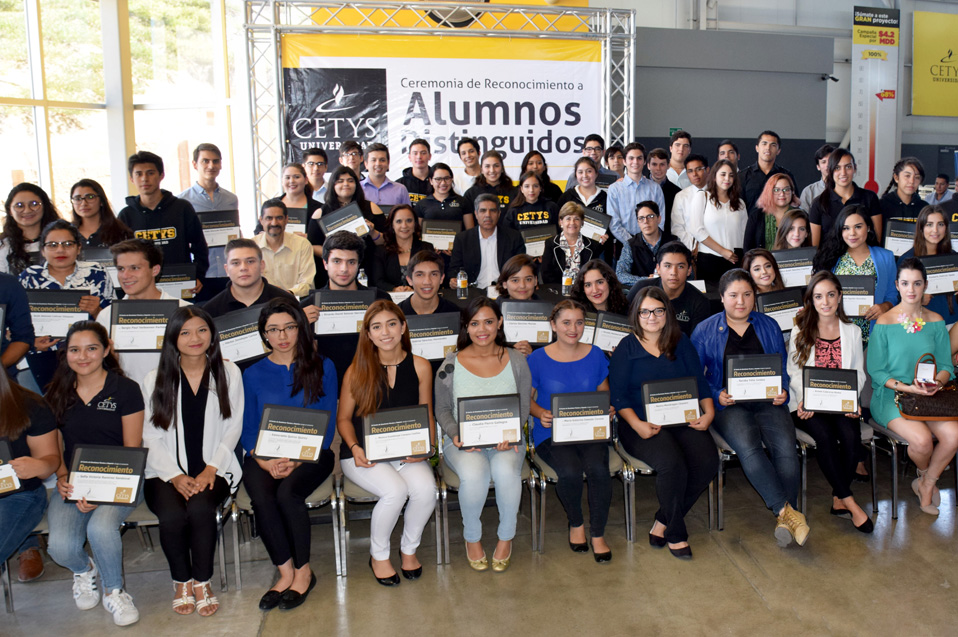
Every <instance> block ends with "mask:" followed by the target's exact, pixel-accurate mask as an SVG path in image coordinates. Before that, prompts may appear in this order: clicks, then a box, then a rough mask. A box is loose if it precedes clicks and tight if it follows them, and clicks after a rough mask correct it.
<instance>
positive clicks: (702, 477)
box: [619, 423, 718, 544]
mask: <svg viewBox="0 0 958 637" xmlns="http://www.w3.org/2000/svg"><path fill="white" fill-rule="evenodd" d="M619 442H620V443H621V444H622V446H623V447H625V450H626V451H628V452H629V455H632V456H634V457H636V458H638V459H639V460H641V461H642V462H644V463H645V464H647V465H649V466H650V467H652V468H653V469H655V493H656V495H657V496H658V499H659V510H658V511H656V512H655V519H656V520H658V521H659V522H661V523H662V524H664V525H665V539H666V540H667V541H669V542H671V543H672V544H678V543H679V542H685V541H687V540H688V539H689V532H688V530H687V529H686V528H685V516H686V514H688V512H689V511H690V510H691V509H692V505H694V504H695V502H696V500H698V499H699V496H700V495H701V494H702V492H703V491H704V490H705V489H706V488H707V487H708V486H709V482H711V481H712V479H713V478H715V476H716V475H717V474H718V450H717V449H716V448H715V442H714V441H713V440H712V435H711V434H710V433H709V432H707V431H697V430H695V429H692V428H691V427H663V428H662V429H660V430H659V433H658V434H656V435H654V436H652V437H651V438H642V437H641V436H639V434H637V433H636V432H635V430H634V429H632V427H630V426H629V425H628V424H627V423H623V426H621V427H620V428H619Z"/></svg>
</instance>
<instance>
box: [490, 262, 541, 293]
mask: <svg viewBox="0 0 958 637" xmlns="http://www.w3.org/2000/svg"><path fill="white" fill-rule="evenodd" d="M525 267H528V268H529V269H530V270H532V276H533V277H535V279H536V287H535V289H536V290H537V289H539V282H538V278H539V262H538V261H536V260H535V259H533V258H532V257H530V256H529V255H528V254H525V253H522V254H517V255H516V256H514V257H510V258H509V260H508V261H506V262H505V263H503V264H502V270H500V271H499V278H498V279H496V290H497V291H498V292H499V296H501V297H502V298H504V299H508V298H509V290H507V289H506V281H508V280H509V277H511V276H515V275H516V274H519V272H520V271H522V268H525ZM534 293H535V292H534V291H533V294H534Z"/></svg>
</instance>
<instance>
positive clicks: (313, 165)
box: [303, 148, 329, 203]
mask: <svg viewBox="0 0 958 637" xmlns="http://www.w3.org/2000/svg"><path fill="white" fill-rule="evenodd" d="M328 165H329V159H328V158H327V157H326V151H325V150H323V149H322V148H307V149H306V150H304V151H303V167H304V168H306V179H307V180H308V181H309V185H310V187H312V189H313V199H315V200H316V201H318V202H320V203H325V202H326V167H327V166H328Z"/></svg>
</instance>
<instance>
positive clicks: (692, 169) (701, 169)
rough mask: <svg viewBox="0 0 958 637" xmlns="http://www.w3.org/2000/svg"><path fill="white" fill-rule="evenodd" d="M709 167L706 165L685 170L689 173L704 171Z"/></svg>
mask: <svg viewBox="0 0 958 637" xmlns="http://www.w3.org/2000/svg"><path fill="white" fill-rule="evenodd" d="M706 170H708V168H706V167H705V166H699V167H698V168H686V169H685V172H687V173H704V172H705V171H706Z"/></svg>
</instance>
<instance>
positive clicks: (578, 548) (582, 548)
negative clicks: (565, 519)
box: [569, 526, 589, 553]
mask: <svg viewBox="0 0 958 637" xmlns="http://www.w3.org/2000/svg"><path fill="white" fill-rule="evenodd" d="M569 531H570V532H571V531H572V527H571V526H570V527H569ZM569 548H570V549H572V552H573V553H588V552H589V544H588V542H582V543H576V542H573V541H572V540H569Z"/></svg>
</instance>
